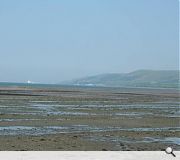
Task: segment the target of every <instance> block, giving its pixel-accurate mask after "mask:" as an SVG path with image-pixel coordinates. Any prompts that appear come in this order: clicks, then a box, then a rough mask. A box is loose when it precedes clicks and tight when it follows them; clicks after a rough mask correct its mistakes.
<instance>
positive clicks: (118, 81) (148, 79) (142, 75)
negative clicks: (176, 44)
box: [65, 70, 179, 88]
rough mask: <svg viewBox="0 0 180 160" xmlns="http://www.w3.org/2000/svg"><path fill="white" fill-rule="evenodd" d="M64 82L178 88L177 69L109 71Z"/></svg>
mask: <svg viewBox="0 0 180 160" xmlns="http://www.w3.org/2000/svg"><path fill="white" fill-rule="evenodd" d="M65 84H68V85H80V86H106V87H157V88H178V85H179V71H176V70H158V71H154V70H137V71H134V72H130V73H110V74H102V75H96V76H90V77H85V78H81V79H77V80H72V81H69V82H66V83H65Z"/></svg>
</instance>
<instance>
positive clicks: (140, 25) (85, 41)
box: [0, 0, 179, 83]
mask: <svg viewBox="0 0 180 160" xmlns="http://www.w3.org/2000/svg"><path fill="white" fill-rule="evenodd" d="M178 3H179V1H178V0H149V1H148V0H86V1H85V0H76V1H75V0H16V1H14V0H0V82H26V81H27V80H30V81H33V82H39V83H59V82H61V81H65V80H70V79H76V78H80V77H85V76H91V75H97V74H103V73H127V72H131V71H134V70H138V69H152V70H177V69H178V68H179V63H178V61H179V48H178V46H179V12H178V9H179V8H178V7H179V4H178Z"/></svg>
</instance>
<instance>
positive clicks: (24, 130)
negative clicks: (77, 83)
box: [0, 87, 180, 151]
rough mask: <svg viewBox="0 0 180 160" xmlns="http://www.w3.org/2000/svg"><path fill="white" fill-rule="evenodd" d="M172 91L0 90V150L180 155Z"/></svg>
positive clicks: (179, 119) (175, 97)
mask: <svg viewBox="0 0 180 160" xmlns="http://www.w3.org/2000/svg"><path fill="white" fill-rule="evenodd" d="M179 104H180V100H179V93H178V91H177V90H173V89H130V88H129V89H125V88H118V89H117V88H79V87H72V88H71V87H59V88H37V87H36V88H33V87H1V88H0V150H12V151H13V150H21V151H29V150H35V151H36V150H37V151H38V150H42V151H43V150H49V151H55V150H56V151H121V150H122V151H136V150H137V151H140V150H145V151H153V150H158V151H161V150H164V149H165V148H166V147H167V146H171V147H173V148H174V149H175V150H180V138H179V137H180V126H179V124H180V123H179V122H180V114H179Z"/></svg>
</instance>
